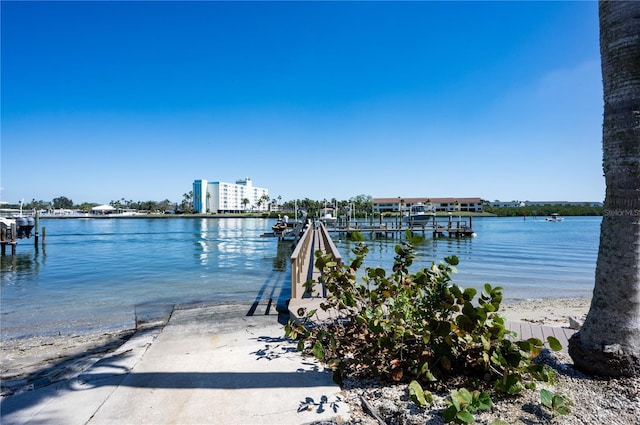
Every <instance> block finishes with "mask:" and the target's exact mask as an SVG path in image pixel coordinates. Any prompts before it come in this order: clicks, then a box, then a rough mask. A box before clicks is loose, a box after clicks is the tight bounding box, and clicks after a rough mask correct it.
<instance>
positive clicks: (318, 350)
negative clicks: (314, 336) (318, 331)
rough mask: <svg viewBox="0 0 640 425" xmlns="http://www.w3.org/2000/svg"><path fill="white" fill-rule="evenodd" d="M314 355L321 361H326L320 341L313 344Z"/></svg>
mask: <svg viewBox="0 0 640 425" xmlns="http://www.w3.org/2000/svg"><path fill="white" fill-rule="evenodd" d="M313 355H314V356H316V357H317V358H319V359H324V356H325V352H324V347H323V346H322V344H321V343H320V341H316V343H315V344H313Z"/></svg>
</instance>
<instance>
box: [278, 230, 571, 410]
mask: <svg viewBox="0 0 640 425" xmlns="http://www.w3.org/2000/svg"><path fill="white" fill-rule="evenodd" d="M395 251H396V256H395V258H394V264H393V268H392V272H391V273H390V274H387V272H386V271H385V270H384V269H382V268H379V267H368V268H366V269H365V273H364V276H363V277H362V283H358V282H357V281H356V272H357V271H358V269H359V268H360V267H361V266H362V264H363V260H364V257H365V255H366V254H367V252H368V249H367V247H366V246H365V245H363V244H358V245H357V247H356V248H355V249H354V250H353V253H354V255H355V257H354V258H352V259H351V260H350V264H345V265H344V266H343V267H339V266H338V265H337V264H336V263H335V262H334V261H333V259H332V258H331V257H330V256H329V255H322V253H320V252H316V254H315V256H316V266H317V267H318V269H320V270H322V271H323V273H322V277H321V279H320V282H315V281H309V282H307V284H306V287H307V290H308V291H313V290H314V288H315V285H317V284H318V283H322V284H324V286H325V287H326V290H327V293H328V296H327V298H326V300H325V301H324V302H323V303H322V304H321V305H320V308H321V309H323V310H325V311H330V312H332V313H333V314H332V317H334V319H333V320H332V321H330V322H329V323H327V322H324V323H319V322H318V321H317V320H316V318H315V316H316V311H315V310H314V311H308V312H306V311H300V312H299V313H300V316H303V319H302V323H299V324H294V323H293V322H290V323H289V324H288V325H287V326H286V334H287V335H288V336H289V337H292V338H299V342H298V348H299V349H300V350H304V349H307V350H310V351H312V352H313V354H314V355H316V356H317V357H319V358H322V359H324V361H325V362H327V363H328V364H329V365H330V366H332V367H333V369H334V379H335V380H336V382H338V383H341V382H342V379H343V378H344V377H345V376H348V375H352V376H378V377H379V378H380V379H382V380H391V381H403V382H408V381H410V380H415V381H416V382H419V384H417V386H416V384H412V385H413V390H414V391H413V394H412V399H414V401H416V400H417V401H418V402H419V403H421V402H422V399H423V398H425V397H424V395H425V394H428V392H422V393H421V392H420V391H422V387H421V385H420V384H424V385H428V386H431V387H433V388H437V387H438V385H440V384H443V383H446V382H447V381H449V380H451V379H456V382H458V383H463V384H465V386H470V387H473V388H479V389H480V388H491V387H492V388H493V390H494V391H497V392H500V393H505V394H518V393H520V392H521V391H522V389H523V388H524V387H526V388H534V387H535V381H540V380H541V381H547V382H551V381H552V380H553V378H554V376H553V373H552V370H551V369H550V368H548V367H546V366H542V365H540V364H536V363H534V362H533V359H534V358H535V357H536V356H537V355H538V354H539V353H540V351H541V350H542V349H543V348H544V346H543V342H542V341H540V340H538V339H535V338H531V339H528V340H526V341H517V340H516V339H515V334H513V333H512V332H510V331H509V330H507V329H506V328H505V322H504V318H503V317H502V316H500V315H499V314H498V312H499V310H500V303H501V301H502V292H501V291H502V288H500V287H492V286H491V285H489V284H485V285H484V291H482V293H481V294H480V295H479V296H478V298H477V302H475V299H476V295H477V291H476V290H475V289H473V288H466V289H463V288H460V287H459V286H458V285H456V284H454V283H452V282H451V274H452V273H453V272H455V266H456V265H457V264H458V258H457V257H455V256H451V257H447V258H445V259H444V262H441V263H440V264H435V263H432V265H431V267H428V268H423V269H420V270H418V271H417V272H415V273H410V272H409V268H410V267H411V265H412V263H413V260H414V258H415V257H414V249H413V246H412V245H411V244H410V243H408V242H405V243H403V244H402V245H397V246H396V248H395ZM548 342H549V345H550V347H551V348H552V349H559V348H560V347H559V343H558V341H557V340H555V339H554V338H550V339H549V341H548ZM418 388H419V390H418ZM460 391H461V390H460ZM465 391H467V390H466V389H465ZM467 392H468V391H467ZM466 394H467V393H465V392H463V395H464V396H466ZM469 394H471V395H472V399H473V400H476V399H475V398H473V397H480V395H481V394H483V393H477V394H476V393H474V392H471V393H469ZM474 394H476V395H475V396H474ZM456 395H460V394H459V393H456ZM463 398H464V397H463ZM456 400H457V399H456ZM465 400H466V398H465ZM473 400H472V401H473ZM485 401H486V398H485V396H484V395H482V402H483V403H481V404H480V405H479V406H484V405H485V404H486V403H485ZM454 406H455V404H454ZM470 406H475V405H474V404H473V403H471V405H470ZM456 409H457V408H456ZM463 410H464V411H465V412H467V413H469V414H470V413H472V412H471V410H473V409H472V408H471V407H470V408H469V409H463ZM458 413H460V412H459V411H457V413H456V415H457V414H458ZM467 413H460V415H461V418H465V419H469V416H468V415H467ZM456 415H454V416H456ZM456 417H457V416H456ZM460 420H462V419H460Z"/></svg>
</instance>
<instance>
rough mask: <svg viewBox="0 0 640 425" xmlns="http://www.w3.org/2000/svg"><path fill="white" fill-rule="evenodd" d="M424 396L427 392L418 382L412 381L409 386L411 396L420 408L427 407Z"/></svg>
mask: <svg viewBox="0 0 640 425" xmlns="http://www.w3.org/2000/svg"><path fill="white" fill-rule="evenodd" d="M424 395H425V391H424V390H423V389H422V386H421V385H420V383H418V381H411V383H410V384H409V396H410V397H411V401H413V402H414V403H415V404H416V405H418V406H420V407H426V406H427V400H426V398H425V396H424Z"/></svg>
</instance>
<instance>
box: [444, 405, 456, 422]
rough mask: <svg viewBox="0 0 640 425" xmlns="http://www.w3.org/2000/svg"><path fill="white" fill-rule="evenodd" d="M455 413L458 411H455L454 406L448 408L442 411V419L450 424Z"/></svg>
mask: <svg viewBox="0 0 640 425" xmlns="http://www.w3.org/2000/svg"><path fill="white" fill-rule="evenodd" d="M456 413H458V411H457V410H456V408H455V406H449V407H447V408H446V409H444V410H443V411H442V419H443V420H444V421H445V422H451V421H453V420H454V419H455V417H456Z"/></svg>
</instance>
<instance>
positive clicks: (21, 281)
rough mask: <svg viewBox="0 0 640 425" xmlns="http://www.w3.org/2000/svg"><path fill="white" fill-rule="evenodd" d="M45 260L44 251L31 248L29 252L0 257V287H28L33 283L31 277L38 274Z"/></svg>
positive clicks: (43, 249)
mask: <svg viewBox="0 0 640 425" xmlns="http://www.w3.org/2000/svg"><path fill="white" fill-rule="evenodd" d="M45 260H46V249H45V248H44V247H43V248H42V249H39V248H38V247H36V248H32V249H31V251H26V252H16V254H13V255H0V270H2V276H1V279H0V284H1V285H3V286H4V285H7V286H9V285H14V286H15V285H28V284H30V283H34V282H35V280H34V279H33V276H36V275H37V274H38V273H39V272H40V268H41V266H42V265H43V264H44V263H45Z"/></svg>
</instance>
